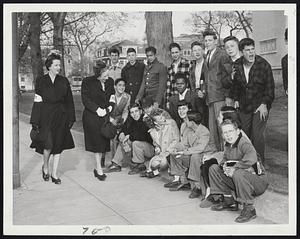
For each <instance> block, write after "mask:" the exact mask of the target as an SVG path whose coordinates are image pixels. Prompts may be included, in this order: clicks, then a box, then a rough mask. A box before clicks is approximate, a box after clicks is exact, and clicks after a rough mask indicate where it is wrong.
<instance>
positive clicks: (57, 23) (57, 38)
mask: <svg viewBox="0 0 300 239" xmlns="http://www.w3.org/2000/svg"><path fill="white" fill-rule="evenodd" d="M47 14H48V15H49V17H50V19H51V21H52V23H53V47H54V49H56V50H59V51H60V52H61V56H62V61H61V73H62V75H65V64H64V60H63V59H64V44H63V29H64V23H65V18H66V15H67V13H66V12H48V13H47Z"/></svg>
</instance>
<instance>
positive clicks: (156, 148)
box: [154, 146, 161, 155]
mask: <svg viewBox="0 0 300 239" xmlns="http://www.w3.org/2000/svg"><path fill="white" fill-rule="evenodd" d="M160 152H161V150H160V148H159V147H158V146H156V147H155V148H154V153H155V154H156V155H158V154H160Z"/></svg>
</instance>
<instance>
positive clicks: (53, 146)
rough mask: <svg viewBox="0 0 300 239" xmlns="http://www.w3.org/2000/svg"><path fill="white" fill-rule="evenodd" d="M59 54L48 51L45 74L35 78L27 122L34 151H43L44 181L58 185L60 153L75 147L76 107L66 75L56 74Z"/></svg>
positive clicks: (41, 152)
mask: <svg viewBox="0 0 300 239" xmlns="http://www.w3.org/2000/svg"><path fill="white" fill-rule="evenodd" d="M60 61H61V57H60V55H58V54H56V53H51V54H50V55H49V56H48V57H47V59H46V62H45V65H46V68H47V70H48V74H46V75H44V76H42V77H40V78H37V80H36V84H35V96H34V103H33V107H32V113H31V118H30V123H31V124H32V127H33V130H34V131H35V132H38V134H37V136H36V137H35V138H33V140H32V143H31V145H30V147H31V148H35V149H36V152H38V153H40V154H43V159H44V164H43V166H42V176H43V179H44V180H45V181H48V180H49V178H50V171H51V179H52V182H53V183H55V184H60V183H61V180H60V179H59V178H58V177H57V167H58V163H59V160H60V154H61V152H62V151H63V150H65V149H71V148H74V141H73V138H72V135H71V132H70V128H71V127H72V125H73V123H74V122H75V109H74V102H73V96H72V91H71V87H70V84H69V81H68V79H67V78H65V77H63V76H60V75H58V73H59V71H60ZM51 154H52V155H53V165H52V170H50V169H49V158H50V155H51Z"/></svg>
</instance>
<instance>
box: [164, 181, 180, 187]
mask: <svg viewBox="0 0 300 239" xmlns="http://www.w3.org/2000/svg"><path fill="white" fill-rule="evenodd" d="M178 185H180V181H179V180H177V181H172V182H168V183H165V184H164V187H165V188H173V187H177V186H178Z"/></svg>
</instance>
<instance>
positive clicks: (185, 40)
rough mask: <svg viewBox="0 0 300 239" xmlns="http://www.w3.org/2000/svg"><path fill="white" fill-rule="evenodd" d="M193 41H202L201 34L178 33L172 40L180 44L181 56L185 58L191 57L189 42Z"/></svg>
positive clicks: (189, 58) (190, 58)
mask: <svg viewBox="0 0 300 239" xmlns="http://www.w3.org/2000/svg"><path fill="white" fill-rule="evenodd" d="M194 41H199V42H203V41H204V40H203V36H202V34H180V35H179V36H178V37H174V42H176V43H178V44H179V45H180V47H181V51H182V56H183V57H184V58H186V59H187V60H192V59H193V56H192V50H191V44H192V43H193V42H194Z"/></svg>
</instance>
